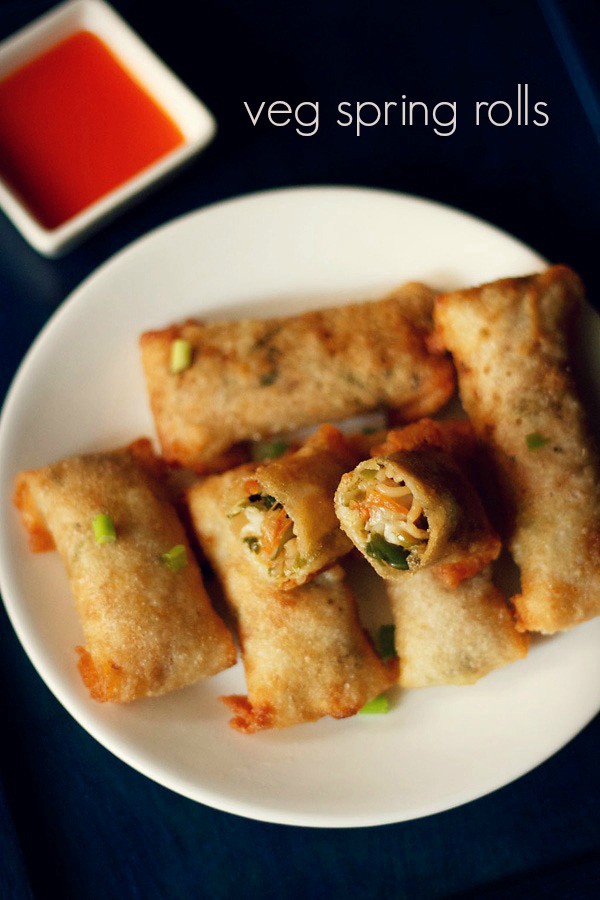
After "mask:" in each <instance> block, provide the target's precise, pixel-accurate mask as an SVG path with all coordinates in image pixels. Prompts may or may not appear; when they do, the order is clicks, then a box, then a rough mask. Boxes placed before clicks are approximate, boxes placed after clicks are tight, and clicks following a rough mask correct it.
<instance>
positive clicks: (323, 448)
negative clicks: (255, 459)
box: [222, 425, 354, 589]
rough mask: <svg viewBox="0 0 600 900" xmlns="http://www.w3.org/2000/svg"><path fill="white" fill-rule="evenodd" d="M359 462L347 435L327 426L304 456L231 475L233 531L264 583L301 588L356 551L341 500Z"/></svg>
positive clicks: (226, 479) (227, 484)
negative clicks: (343, 526) (341, 516)
mask: <svg viewBox="0 0 600 900" xmlns="http://www.w3.org/2000/svg"><path fill="white" fill-rule="evenodd" d="M353 463H354V457H353V454H352V453H351V451H350V450H349V448H348V447H347V445H346V443H345V441H344V438H343V436H342V434H341V433H340V432H339V431H338V430H337V429H336V428H333V427H332V426H327V425H324V426H322V427H321V428H320V429H319V430H318V431H317V432H316V433H315V434H314V435H313V436H312V437H310V438H309V439H308V440H307V441H306V443H305V445H304V446H303V447H301V448H300V449H299V450H297V451H296V452H293V453H288V454H286V455H284V456H282V457H280V458H278V459H275V460H272V461H271V462H269V463H267V464H265V465H254V466H253V465H246V466H241V467H240V468H239V469H234V470H232V471H230V472H228V473H226V474H225V475H224V476H223V480H222V484H223V490H224V492H225V493H224V496H225V497H226V500H225V506H226V508H227V510H228V512H227V518H228V520H229V526H230V528H231V530H232V532H233V533H234V534H235V535H236V537H237V540H238V543H239V547H240V548H242V549H243V552H244V554H245V556H246V558H247V560H248V561H249V562H250V564H251V566H252V567H253V568H254V569H255V571H256V573H257V574H258V575H259V577H261V578H263V579H265V580H266V581H267V582H269V583H271V584H272V585H274V586H276V587H280V588H283V589H289V588H293V587H295V586H297V585H300V584H304V582H305V581H306V580H307V579H308V578H309V577H311V576H313V575H315V574H316V573H317V572H318V571H320V570H321V569H323V568H325V567H327V566H329V565H331V564H332V563H333V562H335V560H337V559H338V558H339V557H340V556H343V554H345V553H348V551H349V550H351V548H352V544H351V542H350V541H349V540H348V538H347V537H346V535H345V534H344V533H343V532H342V531H341V530H340V527H339V522H338V520H337V516H336V514H335V510H334V507H333V495H334V493H335V489H336V487H337V485H338V483H339V480H340V478H341V476H342V474H343V473H344V472H345V471H346V470H347V469H348V468H349V467H350V466H351V465H353Z"/></svg>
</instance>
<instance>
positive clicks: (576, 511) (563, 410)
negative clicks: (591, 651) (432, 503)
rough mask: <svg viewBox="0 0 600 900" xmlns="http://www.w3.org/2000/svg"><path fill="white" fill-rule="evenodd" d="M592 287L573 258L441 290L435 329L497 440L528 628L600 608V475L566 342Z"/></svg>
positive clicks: (553, 625) (480, 421)
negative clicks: (570, 263)
mask: <svg viewBox="0 0 600 900" xmlns="http://www.w3.org/2000/svg"><path fill="white" fill-rule="evenodd" d="M582 302H583V286H582V284H581V281H580V280H579V278H578V277H577V275H576V274H575V273H574V272H572V271H571V270H570V269H568V268H566V267H565V266H554V267H552V268H550V269H548V270H547V271H546V272H543V273H542V274H539V275H532V276H529V277H526V278H514V279H503V280H501V281H496V282H492V283H490V284H485V285H483V286H481V287H478V288H472V289H470V290H465V291H457V292H455V293H451V294H446V295H443V296H441V297H440V298H439V299H438V301H437V310H436V318H437V327H438V332H439V336H440V337H441V340H442V342H443V345H444V346H445V347H447V348H448V349H449V350H450V351H451V352H452V354H453V355H454V360H455V363H456V366H457V369H458V374H459V385H460V394H461V400H462V403H463V406H464V408H465V409H466V411H467V413H468V415H469V417H470V419H471V422H472V423H473V426H474V428H475V431H476V432H477V434H478V435H479V436H480V437H481V439H482V440H483V441H485V443H486V444H487V445H488V446H489V448H490V451H491V455H492V457H493V462H494V466H495V472H496V476H497V479H498V482H499V485H500V488H501V492H502V494H503V498H504V503H505V507H506V510H507V517H506V518H507V526H506V533H507V540H508V545H509V548H510V550H511V552H512V555H513V557H514V559H515V561H516V562H517V564H518V565H519V567H520V570H521V593H520V594H519V595H517V596H515V597H514V598H513V599H512V602H513V603H514V606H515V608H516V611H517V614H518V618H519V621H520V627H521V628H523V629H526V630H528V631H540V632H544V633H552V632H555V631H560V630H562V629H565V628H570V627H571V626H573V625H576V624H577V623H578V622H583V621H585V620H586V619H590V618H592V617H593V616H596V615H598V614H599V613H600V477H599V471H600V470H599V465H598V456H597V453H596V450H595V448H594V447H593V445H592V441H591V439H590V435H589V430H588V426H587V423H586V419H585V414H584V409H583V406H582V403H581V400H580V398H579V397H578V394H577V392H576V387H575V384H574V381H573V377H572V374H571V370H570V365H569V353H568V345H569V338H570V332H571V327H572V324H573V320H574V317H575V315H576V313H577V311H578V310H579V308H580V307H581V305H582Z"/></svg>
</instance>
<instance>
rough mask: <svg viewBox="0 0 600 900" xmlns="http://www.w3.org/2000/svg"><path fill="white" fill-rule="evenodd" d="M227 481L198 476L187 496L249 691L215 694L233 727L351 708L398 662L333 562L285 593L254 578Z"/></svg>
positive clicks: (390, 679)
mask: <svg viewBox="0 0 600 900" xmlns="http://www.w3.org/2000/svg"><path fill="white" fill-rule="evenodd" d="M226 479H227V474H226V475H221V476H212V477H211V478H208V479H206V480H205V481H203V482H202V483H200V484H198V485H196V486H194V487H193V488H191V489H190V491H189V492H188V501H189V505H190V510H191V515H192V521H193V524H194V528H195V530H196V532H197V534H198V538H199V540H200V543H201V546H202V549H203V550H204V552H205V553H206V555H207V556H208V558H209V560H210V562H211V563H212V565H213V567H214V569H215V570H216V572H217V574H218V576H219V578H220V580H221V582H222V585H223V588H224V592H225V596H226V599H227V601H228V603H229V605H230V606H231V608H232V609H233V611H234V614H235V616H236V618H237V622H238V630H239V637H240V644H241V647H242V656H243V660H244V668H245V672H246V682H247V689H248V696H247V697H245V696H234V697H224V698H222V699H223V701H224V702H225V703H226V705H227V706H228V707H229V709H231V711H232V712H233V713H234V717H233V719H232V720H231V725H232V727H233V728H235V729H237V730H238V731H242V732H246V733H252V732H255V731H259V730H261V729H265V728H284V727H287V726H290V725H296V724H299V723H302V722H310V721H314V720H316V719H319V718H321V717H323V716H333V717H334V718H343V717H346V716H351V715H353V714H354V713H356V712H358V710H359V709H360V708H361V707H362V706H363V705H364V704H365V703H366V702H367V701H368V700H370V699H372V698H373V697H375V696H377V695H378V694H380V693H381V692H382V691H384V690H386V688H388V687H389V686H390V685H391V684H393V683H394V682H395V681H396V679H397V667H396V664H395V663H394V662H392V663H388V664H386V663H383V662H382V661H381V660H380V659H379V657H378V656H377V654H376V653H375V651H374V650H373V648H372V646H371V644H370V641H369V639H368V638H367V636H366V635H365V633H364V631H363V629H362V628H361V626H360V624H359V620H358V614H357V609H356V603H355V600H354V597H353V596H352V594H351V592H350V589H349V588H348V586H347V585H346V583H345V581H344V573H343V570H342V569H341V567H340V566H334V567H333V569H329V570H327V571H326V572H323V573H321V574H320V575H318V576H317V577H316V578H315V579H313V580H312V581H311V582H309V583H308V584H305V585H302V586H301V587H297V588H294V589H293V590H288V591H280V590H277V589H276V588H274V587H271V586H270V585H268V584H266V583H265V582H264V581H263V580H262V579H261V578H259V577H257V575H256V572H255V570H253V569H252V567H251V566H250V564H249V563H248V561H247V559H246V557H245V555H244V554H243V552H242V550H241V548H240V544H239V541H238V540H237V538H236V537H235V535H234V534H233V532H232V530H231V528H230V525H229V521H228V519H227V508H228V507H227V504H226V501H225V493H226V491H225V490H224V488H225V482H226Z"/></svg>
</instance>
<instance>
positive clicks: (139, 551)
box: [15, 440, 236, 702]
mask: <svg viewBox="0 0 600 900" xmlns="http://www.w3.org/2000/svg"><path fill="white" fill-rule="evenodd" d="M157 465H158V461H157V460H156V459H155V457H154V456H153V454H152V450H151V447H150V443H149V442H148V441H145V440H141V441H137V442H136V443H135V444H132V445H131V446H130V447H128V448H125V449H122V450H117V451H113V452H109V453H94V454H89V455H85V456H77V457H73V458H70V459H64V460H62V461H60V462H56V463H54V464H52V465H49V466H46V467H44V468H42V469H35V470H30V471H25V472H22V473H21V474H20V475H19V476H18V477H17V482H16V490H15V504H16V506H17V507H18V508H19V510H20V511H21V514H22V516H23V521H24V524H25V526H26V528H27V530H28V531H29V533H30V536H31V546H32V549H33V550H38V551H39V550H48V549H52V548H53V547H56V549H57V550H58V552H59V553H60V555H61V557H62V559H63V561H64V563H65V566H66V569H67V573H68V576H69V581H70V584H71V588H72V591H73V595H74V598H75V606H76V609H77V613H78V615H79V618H80V620H81V624H82V626H83V633H84V638H85V646H84V647H80V648H78V651H79V654H80V660H79V670H80V672H81V675H82V678H83V680H84V682H85V684H86V685H87V687H88V689H89V691H90V693H91V695H92V697H94V698H95V699H96V700H115V701H120V702H123V701H129V700H134V699H136V698H138V697H148V696H154V695H158V694H164V693H166V692H167V691H172V690H175V689H176V688H180V687H183V686H185V685H188V684H192V683H194V682H195V681H197V680H199V679H201V678H206V677H208V676H210V675H214V674H216V673H217V672H220V671H221V670H222V669H225V668H227V667H228V666H231V665H233V664H234V663H235V659H236V650H235V646H234V644H233V640H232V638H231V635H230V634H229V631H228V630H227V628H226V627H225V625H224V624H223V622H222V621H221V619H220V618H219V617H218V616H217V614H216V613H215V612H214V611H213V609H212V607H211V605H210V602H209V599H208V596H207V594H206V591H205V589H204V586H203V583H202V579H201V576H200V571H199V569H198V565H197V563H196V562H195V560H194V558H193V556H192V553H191V551H190V548H189V545H188V542H187V539H186V537H185V533H184V529H183V527H182V525H181V523H180V521H179V519H178V517H177V515H176V513H175V510H174V509H173V507H172V506H171V504H170V503H169V502H168V500H167V499H166V497H165V495H164V494H163V490H162V486H161V484H160V482H159V480H158V478H157V477H156V472H157Z"/></svg>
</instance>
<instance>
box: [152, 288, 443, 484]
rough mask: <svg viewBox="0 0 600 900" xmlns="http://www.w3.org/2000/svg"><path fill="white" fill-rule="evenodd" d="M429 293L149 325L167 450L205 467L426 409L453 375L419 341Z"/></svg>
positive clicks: (427, 323) (427, 330) (155, 400)
mask: <svg viewBox="0 0 600 900" xmlns="http://www.w3.org/2000/svg"><path fill="white" fill-rule="evenodd" d="M433 300H434V294H433V292H432V291H431V290H430V289H429V288H427V287H425V286H424V285H422V284H417V283H414V284H407V285H405V286H404V287H401V288H400V289H398V290H397V291H395V292H394V293H393V294H392V295H391V296H389V297H387V298H385V299H383V300H379V301H376V302H370V303H358V304H352V305H349V306H342V307H338V308H335V309H327V310H321V311H317V312H308V313H305V314H304V315H298V316H292V317H290V318H278V319H268V320H261V321H258V320H245V321H239V322H215V323H212V324H202V323H201V322H198V321H189V322H186V323H185V324H183V325H173V326H171V327H169V328H166V329H163V330H162V331H153V332H147V333H146V334H144V335H142V338H141V353H142V363H143V367H144V372H145V377H146V384H147V388H148V394H149V399H150V406H151V409H152V413H153V416H154V419H155V423H156V428H157V432H158V435H159V439H160V442H161V445H162V449H163V453H164V456H165V458H166V459H167V460H168V461H169V462H175V463H181V464H183V465H185V466H189V467H190V468H192V469H195V470H196V471H197V472H206V471H209V470H217V469H219V468H221V469H222V468H225V467H226V465H227V464H230V459H228V456H227V454H229V453H230V451H231V448H232V446H234V445H236V444H238V443H239V442H243V441H247V440H250V439H252V440H257V439H260V438H266V437H269V436H271V435H276V434H279V433H281V432H286V431H293V430H295V429H297V428H300V427H302V426H305V425H311V424H319V423H322V422H332V421H340V420H342V419H345V418H347V417H349V416H355V415H357V414H360V413H363V412H367V411H369V410H373V409H376V408H378V407H380V406H387V407H393V408H394V409H396V410H397V411H398V413H399V415H400V416H401V417H402V418H403V419H405V420H410V419H414V418H418V417H419V416H422V415H426V414H429V413H432V412H434V411H435V410H436V409H438V408H439V407H441V406H442V405H443V404H444V403H445V402H446V401H447V400H448V399H449V397H450V396H451V394H452V393H453V391H454V383H455V382H454V371H453V368H452V365H451V363H450V362H449V361H448V360H446V359H443V358H442V357H440V356H435V355H432V354H430V353H429V352H428V349H427V340H428V338H429V337H430V335H431V331H432V309H433ZM178 348H179V349H180V350H181V359H180V358H178V352H177V351H178ZM181 348H183V349H181ZM174 354H175V357H174ZM174 363H175V364H174Z"/></svg>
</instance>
